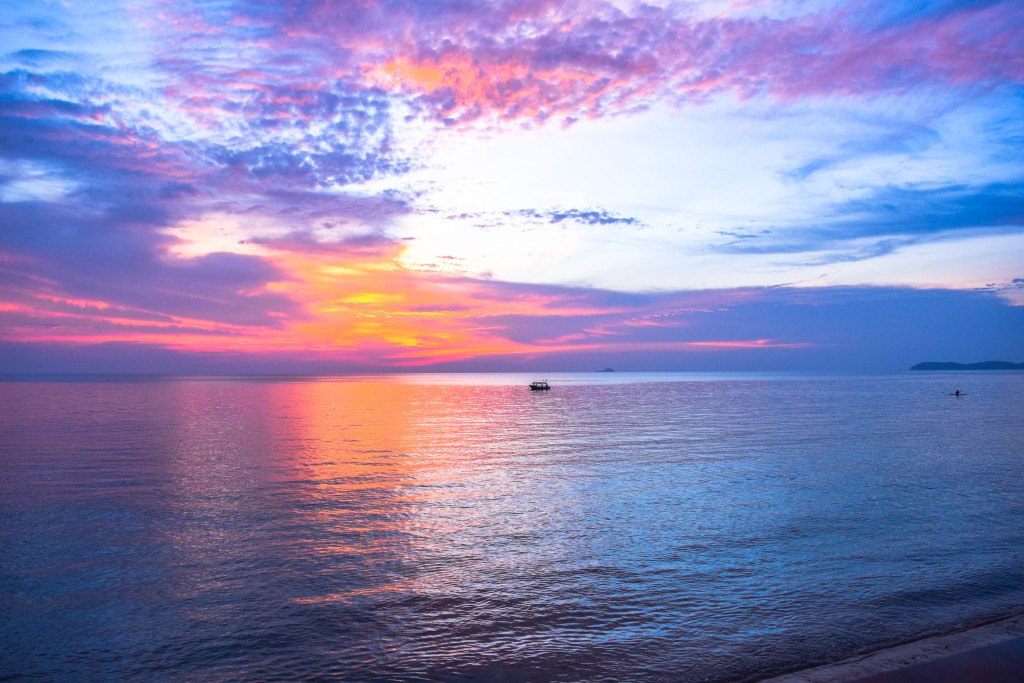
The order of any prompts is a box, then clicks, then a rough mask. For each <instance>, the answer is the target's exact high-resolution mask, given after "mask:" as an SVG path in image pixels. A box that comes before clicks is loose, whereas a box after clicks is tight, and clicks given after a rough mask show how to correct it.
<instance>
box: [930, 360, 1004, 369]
mask: <svg viewBox="0 0 1024 683" xmlns="http://www.w3.org/2000/svg"><path fill="white" fill-rule="evenodd" d="M910 369H911V370H1024V363H1010V362H1007V361H1005V360H986V361H982V362H980V363H934V362H929V363H918V364H917V365H915V366H914V367H912V368H910Z"/></svg>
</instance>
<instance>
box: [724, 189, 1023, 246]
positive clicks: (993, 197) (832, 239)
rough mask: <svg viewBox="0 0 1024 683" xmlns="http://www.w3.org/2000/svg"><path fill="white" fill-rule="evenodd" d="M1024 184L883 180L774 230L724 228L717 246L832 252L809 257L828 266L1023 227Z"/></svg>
mask: <svg viewBox="0 0 1024 683" xmlns="http://www.w3.org/2000/svg"><path fill="white" fill-rule="evenodd" d="M1022 228H1024V183H989V184H986V185H981V186H969V185H948V186H940V187H913V186H911V187H905V186H884V187H878V188H874V189H873V190H871V191H870V192H868V193H867V194H866V195H864V196H861V197H858V198H856V199H849V200H845V201H843V202H839V203H837V204H835V205H833V206H830V207H827V208H826V209H825V210H823V211H821V216H820V217H819V218H816V219H813V221H805V222H802V223H798V222H795V221H794V222H792V223H790V224H788V225H786V224H784V225H782V226H776V228H775V229H773V230H771V231H760V232H750V231H745V230H739V229H738V230H736V231H722V232H720V233H719V234H722V235H725V236H727V237H730V238H731V239H730V240H729V241H728V242H725V243H721V244H718V245H717V246H715V249H716V250H718V251H721V252H725V253H731V254H800V253H808V252H823V251H824V252H829V253H828V254H826V255H824V256H819V257H817V258H815V259H812V260H809V261H807V264H808V265H824V264H827V263H840V262H844V261H857V260H863V259H869V258H875V257H877V256H882V255H884V254H888V253H891V252H893V251H896V250H898V249H900V248H902V247H905V246H907V245H910V244H915V243H918V242H921V241H925V240H935V239H943V238H945V237H949V236H962V234H963V232H964V231H984V232H986V233H991V232H1019V231H1020V230H1021V229H1022Z"/></svg>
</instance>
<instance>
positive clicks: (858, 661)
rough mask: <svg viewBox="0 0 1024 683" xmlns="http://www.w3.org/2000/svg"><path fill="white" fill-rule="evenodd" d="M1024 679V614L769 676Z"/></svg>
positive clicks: (811, 681)
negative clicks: (831, 662) (839, 660)
mask: <svg viewBox="0 0 1024 683" xmlns="http://www.w3.org/2000/svg"><path fill="white" fill-rule="evenodd" d="M1022 680H1024V614H1019V615H1017V616H1014V617H1010V618H1008V619H1002V620H1000V621H995V622H991V623H988V624H984V625H982V626H978V627H975V628H971V629H968V630H966V631H960V632H957V633H949V634H946V635H942V636H933V637H929V638H922V639H921V640H915V641H912V642H909V643H904V644H902V645H896V646H894V647H891V648H886V649H884V650H879V651H876V652H870V653H868V654H864V655H859V656H857V657H851V658H850V659H846V660H843V661H841V662H836V663H834V664H826V665H824V666H818V667H815V668H813V669H805V670H803V671H797V672H794V673H789V674H785V675H782V676H778V677H775V678H771V679H766V681H770V682H771V683H825V682H826V681H827V682H833V681H859V682H861V683H918V682H919V681H920V682H922V683H923V682H925V681H927V682H928V683H961V682H967V681H970V682H972V683H974V682H984V683H1001V682H1002V681H1007V682H1009V681H1022Z"/></svg>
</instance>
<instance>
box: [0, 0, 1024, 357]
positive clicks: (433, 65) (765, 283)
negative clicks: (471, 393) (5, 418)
mask: <svg viewBox="0 0 1024 683" xmlns="http://www.w3.org/2000/svg"><path fill="white" fill-rule="evenodd" d="M1022 151H1024V3H1021V2H1019V1H1017V0H1007V1H1003V2H998V1H996V2H986V1H984V0H975V1H969V2H968V1H954V0H932V1H927V0H925V1H922V0H918V1H915V2H901V1H899V0H887V1H881V0H855V1H844V0H806V1H804V0H791V1H787V2H779V1H772V0H749V1H729V0H698V1H694V2H669V1H652V2H646V3H644V2H632V1H625V0H612V1H597V0H571V1H557V0H496V1H493V2H485V1H483V0H479V1H476V0H472V1H471V0H350V1H343V0H335V1H333V2H332V1H327V0H308V1H304V0H292V1H289V2H261V1H259V0H217V1H211V2H193V1H190V0H173V1H171V0H131V1H130V2H124V3H122V2H113V1H110V2H107V1H104V0H97V1H95V2H75V1H72V0H66V1H56V0H53V1H51V0H30V1H25V0H7V1H6V2H5V3H4V12H3V13H2V16H0V372H4V373H38V372H185V373H221V372H254V373H267V372H311V373H331V372H363V371H542V370H543V371H559V370H565V371H589V370H596V369H602V368H605V367H613V368H615V369H616V370H627V371H628V370H634V371H653V370H663V371H684V370H832V371H874V370H877V371H888V370H901V369H906V368H907V367H909V366H910V365H912V364H914V363H917V362H920V361H927V360H932V361H947V360H952V361H960V362H974V361H981V360H989V359H993V360H1011V361H1024V161H1022V159H1024V154H1022Z"/></svg>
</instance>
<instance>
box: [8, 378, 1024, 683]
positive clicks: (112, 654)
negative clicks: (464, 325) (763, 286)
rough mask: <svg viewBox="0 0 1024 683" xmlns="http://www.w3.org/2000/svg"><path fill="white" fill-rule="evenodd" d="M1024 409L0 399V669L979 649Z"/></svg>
mask: <svg viewBox="0 0 1024 683" xmlns="http://www.w3.org/2000/svg"><path fill="white" fill-rule="evenodd" d="M539 379H547V380H548V381H549V383H550V385H551V390H550V391H530V390H529V389H528V387H527V385H528V384H529V382H530V381H533V380H539ZM957 389H960V390H961V395H960V396H956V395H955V393H954V392H955V391H956V390H957ZM1022 418H1024V372H1012V371H1008V372H996V371H988V372H909V371H908V372H901V373H892V374H883V375H842V374H814V373H804V374H801V373H759V374H753V373H747V374H742V373H728V374H712V373H679V374H660V373H635V374H633V373H583V374H549V375H547V376H542V375H522V374H419V375H417V374H408V375H349V376H337V377H319V376H317V377H156V376H154V377H143V376H136V377H117V376H109V377H108V376H89V377H75V376H64V377H20V378H17V377H13V378H12V377H8V378H6V380H4V381H2V382H0V679H2V680H12V681H21V680H48V681H49V680H52V681H86V680H89V681H93V680H113V679H117V680H128V679H131V680H171V681H177V680H181V681H223V680H275V681H277V680H309V679H329V678H330V679H337V680H344V681H627V680H628V681H743V680H758V679H761V678H764V677H769V676H772V675H774V674H779V673H784V672H788V671H792V670H796V669H799V668H801V667H807V666H811V665H816V664H821V663H826V662H830V661H835V660H839V659H842V658H845V657H849V656H852V655H856V654H858V653H863V652H867V651H871V650H874V649H878V648H883V647H886V646H889V645H893V644H897V643H901V642H905V641H908V640H911V639H916V638H919V637H922V636H926V635H929V634H940V633H946V632H951V631H955V630H959V629H963V628H967V627H970V626H973V625H977V624H981V623H985V622H988V621H991V620H994V619H998V618H1001V617H1004V616H1009V615H1013V614H1017V613H1020V612H1022V611H1024V486H1022V485H1024V419H1022Z"/></svg>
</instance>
